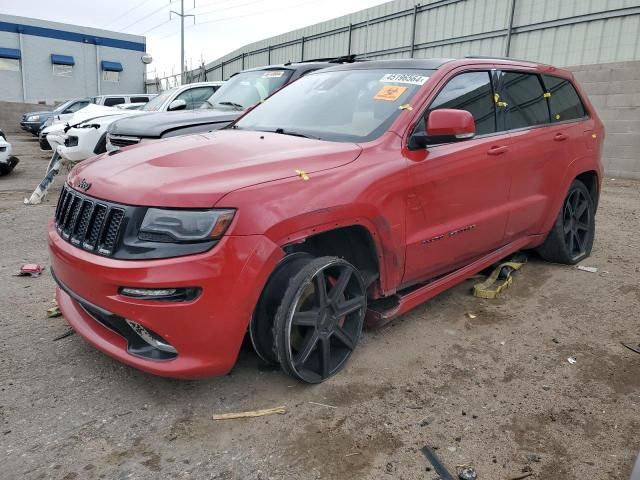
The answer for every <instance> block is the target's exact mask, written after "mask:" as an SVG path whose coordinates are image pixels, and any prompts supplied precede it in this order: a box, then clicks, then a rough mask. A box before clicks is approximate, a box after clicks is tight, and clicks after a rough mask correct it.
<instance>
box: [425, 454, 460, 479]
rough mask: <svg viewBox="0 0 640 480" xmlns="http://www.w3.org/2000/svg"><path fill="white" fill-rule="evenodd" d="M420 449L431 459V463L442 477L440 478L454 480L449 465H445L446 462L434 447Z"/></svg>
mask: <svg viewBox="0 0 640 480" xmlns="http://www.w3.org/2000/svg"><path fill="white" fill-rule="evenodd" d="M420 451H421V452H422V454H423V455H424V456H425V457H426V458H427V460H429V463H431V465H433V469H434V470H435V471H436V473H437V474H438V476H439V477H440V480H454V478H453V476H452V475H451V474H450V473H449V471H448V470H447V467H445V466H444V464H443V463H442V462H441V461H440V458H438V455H436V452H435V450H434V449H433V448H431V447H422V449H421V450H420Z"/></svg>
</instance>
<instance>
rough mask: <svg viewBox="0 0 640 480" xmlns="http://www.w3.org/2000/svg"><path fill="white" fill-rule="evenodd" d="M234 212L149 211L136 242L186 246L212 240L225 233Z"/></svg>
mask: <svg viewBox="0 0 640 480" xmlns="http://www.w3.org/2000/svg"><path fill="white" fill-rule="evenodd" d="M234 215H235V210H222V209H218V210H165V209H160V208H149V209H148V210H147V213H146V214H145V216H144V219H143V220H142V225H141V226H140V231H139V234H138V238H139V239H140V240H145V241H150V242H165V243H189V242H199V241H206V240H216V239H218V238H220V237H221V236H222V235H223V234H224V232H225V231H226V230H227V228H228V227H229V225H230V224H231V220H233V216H234Z"/></svg>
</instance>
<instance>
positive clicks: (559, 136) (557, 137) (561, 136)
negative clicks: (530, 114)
mask: <svg viewBox="0 0 640 480" xmlns="http://www.w3.org/2000/svg"><path fill="white" fill-rule="evenodd" d="M567 138H569V135H566V134H564V133H556V135H555V137H553V139H554V140H555V141H556V142H562V141H564V140H566V139H567Z"/></svg>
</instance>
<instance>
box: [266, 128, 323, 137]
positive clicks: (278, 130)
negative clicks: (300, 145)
mask: <svg viewBox="0 0 640 480" xmlns="http://www.w3.org/2000/svg"><path fill="white" fill-rule="evenodd" d="M273 133H280V134H282V135H291V136H292V137H302V138H313V139H314V140H322V139H321V138H320V137H316V136H314V135H308V134H306V133H300V132H295V131H293V130H285V129H284V128H276V129H275V130H274V131H273Z"/></svg>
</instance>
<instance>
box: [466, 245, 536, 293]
mask: <svg viewBox="0 0 640 480" xmlns="http://www.w3.org/2000/svg"><path fill="white" fill-rule="evenodd" d="M526 261H527V258H526V257H525V256H523V255H516V256H514V257H513V258H512V259H511V260H510V261H507V262H502V263H500V264H499V265H498V266H496V267H495V268H494V269H493V271H492V272H491V274H490V275H489V276H488V277H487V278H486V280H485V281H484V282H480V283H476V284H475V285H474V286H473V296H474V297H478V298H488V299H493V298H497V297H498V296H499V295H500V294H501V293H502V292H503V291H505V290H506V289H507V288H509V287H510V286H511V284H512V283H513V277H512V274H513V272H515V271H516V270H520V269H521V268H522V266H523V265H524V264H525V263H526Z"/></svg>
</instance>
